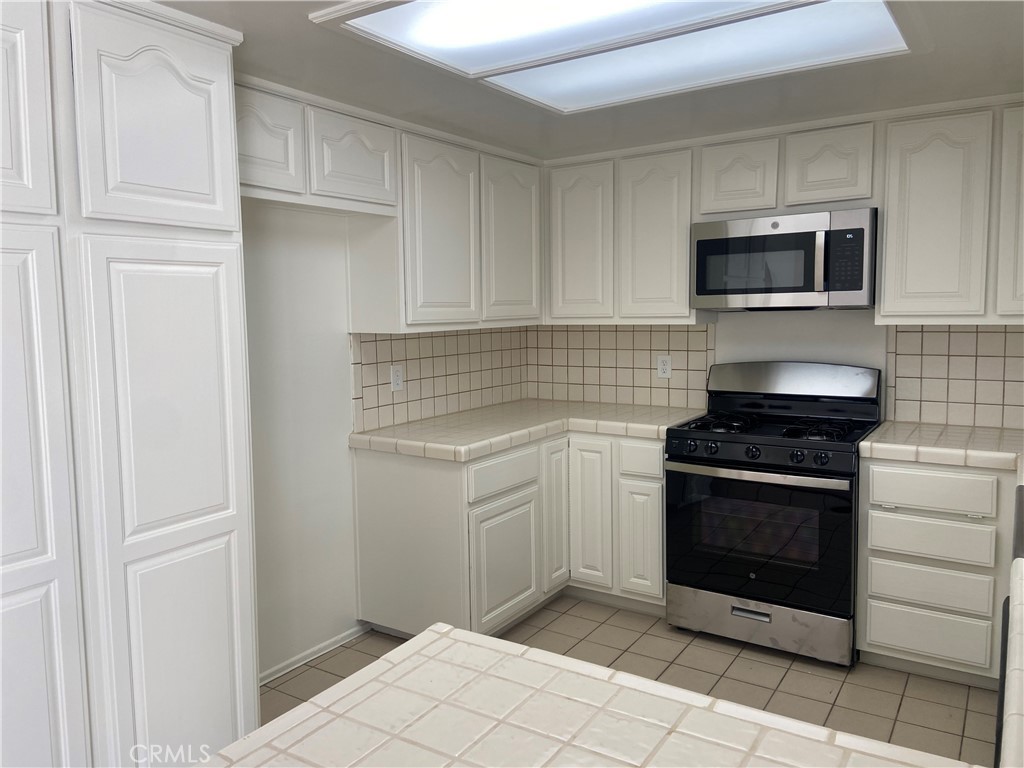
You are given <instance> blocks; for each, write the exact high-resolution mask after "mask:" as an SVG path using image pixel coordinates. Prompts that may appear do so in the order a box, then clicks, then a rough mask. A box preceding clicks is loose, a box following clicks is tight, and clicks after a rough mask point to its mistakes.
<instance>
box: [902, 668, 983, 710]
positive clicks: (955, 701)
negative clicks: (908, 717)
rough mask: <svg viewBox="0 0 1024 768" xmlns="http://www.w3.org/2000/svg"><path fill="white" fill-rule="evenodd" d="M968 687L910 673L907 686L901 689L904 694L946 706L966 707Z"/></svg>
mask: <svg viewBox="0 0 1024 768" xmlns="http://www.w3.org/2000/svg"><path fill="white" fill-rule="evenodd" d="M968 690H969V688H968V686H966V685H960V684H959V683H949V682H946V681H945V680H935V679H933V678H930V677H921V676H920V675H911V676H910V678H909V679H908V680H907V687H906V689H905V690H904V691H903V695H904V696H912V697H913V698H915V699H924V700H925V701H934V702H935V703H936V704H945V705H946V706H948V707H960V708H962V709H966V708H967V692H968Z"/></svg>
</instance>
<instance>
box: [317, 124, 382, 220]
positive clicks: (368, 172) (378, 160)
mask: <svg viewBox="0 0 1024 768" xmlns="http://www.w3.org/2000/svg"><path fill="white" fill-rule="evenodd" d="M309 117H310V119H309V150H310V161H311V163H312V178H311V180H310V181H311V189H310V191H311V192H313V194H317V195H332V196H334V197H347V198H352V199H355V200H370V201H373V202H378V203H391V204H394V203H397V202H398V137H397V135H396V133H395V131H394V129H392V128H388V127H386V126H383V125H377V124H376V123H370V122H367V121H366V120H358V119H356V118H354V117H349V116H348V115H342V114H339V113H338V112H330V111H328V110H326V109H318V108H317V107H310V108H309Z"/></svg>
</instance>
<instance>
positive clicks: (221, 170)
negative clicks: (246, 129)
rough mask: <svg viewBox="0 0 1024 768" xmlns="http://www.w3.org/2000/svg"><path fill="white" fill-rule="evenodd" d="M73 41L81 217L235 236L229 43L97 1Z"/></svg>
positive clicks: (78, 12) (75, 22)
mask: <svg viewBox="0 0 1024 768" xmlns="http://www.w3.org/2000/svg"><path fill="white" fill-rule="evenodd" d="M5 17H6V12H5ZM72 35H73V45H72V48H73V52H74V67H75V103H76V104H75V106H76V115H77V124H78V150H79V164H80V168H81V173H80V174H79V176H80V179H81V189H82V213H83V215H84V216H86V217H96V218H101V219H121V220H127V221H140V222H152V223H159V224H170V225H177V226H194V227H205V228H211V229H227V230H237V229H238V226H239V201H238V178H237V170H236V169H237V167H238V166H237V154H236V150H235V131H234V120H233V119H232V115H233V108H232V74H231V47H230V45H227V44H224V43H220V42H217V41H215V40H213V39H210V38H206V37H199V36H198V35H196V36H193V35H190V34H187V33H185V32H183V31H181V30H172V29H169V28H168V27H166V26H164V25H162V24H161V23H160V22H158V21H155V20H152V19H149V18H145V17H142V16H136V15H132V14H130V13H127V12H124V11H121V10H119V9H116V8H112V7H109V6H100V5H94V4H92V3H75V4H74V5H73V6H72Z"/></svg>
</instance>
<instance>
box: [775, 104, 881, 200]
mask: <svg viewBox="0 0 1024 768" xmlns="http://www.w3.org/2000/svg"><path fill="white" fill-rule="evenodd" d="M874 134H875V127H874V125H872V124H871V123H862V124H860V125H844V126H842V127H839V128H825V129H823V130H819V131H805V132H803V133H791V134H789V135H788V136H786V173H785V176H786V178H785V204H786V205H798V204H802V203H820V202H830V201H832V200H853V199H856V198H861V197H871V161H872V149H873V147H874Z"/></svg>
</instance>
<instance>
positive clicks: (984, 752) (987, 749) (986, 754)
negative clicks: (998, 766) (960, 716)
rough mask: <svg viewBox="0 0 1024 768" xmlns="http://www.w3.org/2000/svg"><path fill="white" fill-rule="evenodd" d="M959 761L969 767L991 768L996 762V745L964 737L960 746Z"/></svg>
mask: <svg viewBox="0 0 1024 768" xmlns="http://www.w3.org/2000/svg"><path fill="white" fill-rule="evenodd" d="M960 759H961V760H963V761H964V762H965V763H970V764H971V765H986V766H989V768H991V767H992V766H993V765H995V761H996V745H995V744H990V743H989V742H987V741H978V740H977V739H968V738H966V737H965V738H964V742H963V744H962V745H961V746H960Z"/></svg>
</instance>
